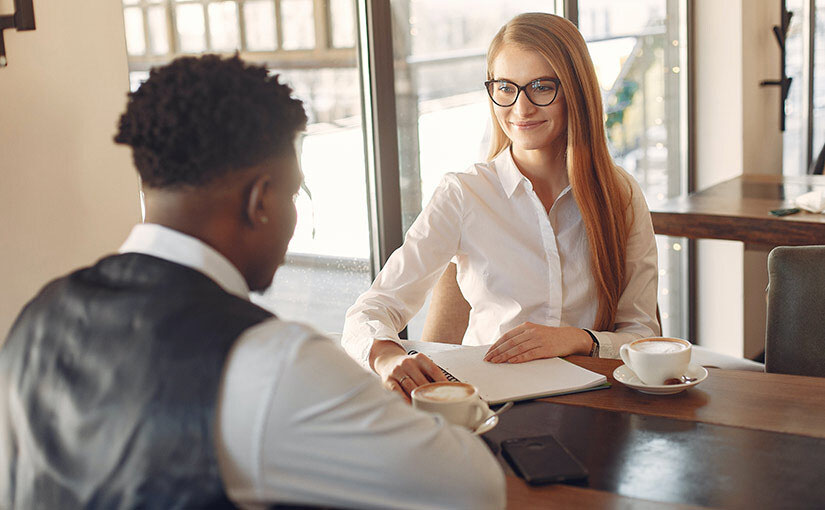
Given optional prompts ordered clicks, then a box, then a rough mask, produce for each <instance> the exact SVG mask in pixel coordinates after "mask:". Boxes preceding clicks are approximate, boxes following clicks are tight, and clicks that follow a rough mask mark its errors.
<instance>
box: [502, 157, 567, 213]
mask: <svg viewBox="0 0 825 510" xmlns="http://www.w3.org/2000/svg"><path fill="white" fill-rule="evenodd" d="M493 164H494V165H495V167H496V174H497V175H498V179H499V181H501V186H502V188H504V192H505V193H506V194H507V198H510V197H512V196H513V193H515V192H516V189H517V188H518V187H519V184H522V183H524V186H525V187H526V189H527V191H532V190H533V183H531V182H530V179H528V178H527V177H525V176H524V174H522V173H521V171H520V170H519V169H518V167H517V166H516V162H515V161H514V160H513V154H512V152H510V147H507V148H506V149H505V150H503V151H502V152H501V154H499V155H498V156H496V157H495V159H493ZM570 189H571V188H570V185H569V184H568V185H567V186H566V187H565V188H564V189H563V190H562V191H561V193H559V196H558V197H557V198H556V200H558V199H559V198H561V197H563V196H564V195H566V194H567V193H568V192H569V191H570Z"/></svg>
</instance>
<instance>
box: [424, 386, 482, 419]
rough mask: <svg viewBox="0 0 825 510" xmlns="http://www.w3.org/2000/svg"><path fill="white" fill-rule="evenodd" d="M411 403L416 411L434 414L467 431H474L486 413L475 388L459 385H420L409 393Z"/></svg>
mask: <svg viewBox="0 0 825 510" xmlns="http://www.w3.org/2000/svg"><path fill="white" fill-rule="evenodd" d="M412 403H413V407H415V408H416V409H421V410H424V411H429V412H431V413H438V414H440V415H442V416H444V418H446V419H447V421H449V422H450V423H454V424H456V425H461V426H463V427H467V428H468V429H470V430H475V429H476V428H478V426H479V425H480V424H481V422H482V421H483V420H484V419H485V418H486V417H487V416H488V415H489V414H490V408H489V407H488V406H487V404H486V403H485V402H484V401H483V400H481V398H480V397H479V396H478V390H477V389H476V387H475V386H473V385H472V384H467V383H463V382H434V383H430V384H423V385H421V386H419V387H417V388H415V389H414V390H413V391H412Z"/></svg>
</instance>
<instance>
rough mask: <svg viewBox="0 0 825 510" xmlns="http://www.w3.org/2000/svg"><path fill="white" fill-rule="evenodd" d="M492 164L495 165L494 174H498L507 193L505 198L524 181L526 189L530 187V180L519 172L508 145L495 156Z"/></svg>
mask: <svg viewBox="0 0 825 510" xmlns="http://www.w3.org/2000/svg"><path fill="white" fill-rule="evenodd" d="M493 164H494V165H495V167H496V174H497V175H498V179H499V181H501V186H502V188H504V192H505V193H506V194H507V198H510V197H512V196H513V193H515V191H516V188H518V186H519V184H521V183H522V182H524V183H526V184H527V186H528V189H531V188H532V186H531V185H530V180H529V179H527V177H525V176H524V175H523V174H522V173H521V172H519V169H518V167H517V166H516V162H515V161H513V154H512V153H511V152H510V147H507V148H506V149H504V150H503V151H501V154H499V155H498V156H496V157H495V159H494V160H493Z"/></svg>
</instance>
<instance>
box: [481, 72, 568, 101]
mask: <svg viewBox="0 0 825 510" xmlns="http://www.w3.org/2000/svg"><path fill="white" fill-rule="evenodd" d="M484 86H485V87H487V93H488V94H490V99H492V100H493V102H494V103H495V104H497V105H499V106H501V107H503V108H507V107H508V106H513V105H514V104H516V101H518V96H519V94H521V91H522V90H523V91H524V93H525V94H526V95H527V99H529V100H530V102H531V103H533V104H534V105H536V106H547V105H549V104H551V103H552V102H553V101H555V100H556V96H557V95H558V93H559V87H561V81H559V79H558V78H539V79H537V80H533V81H531V82H530V83H528V84H527V85H519V84H517V83H513V82H511V81H510V80H487V81H485V82H484Z"/></svg>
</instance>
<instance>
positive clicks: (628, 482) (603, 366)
mask: <svg viewBox="0 0 825 510" xmlns="http://www.w3.org/2000/svg"><path fill="white" fill-rule="evenodd" d="M567 359H568V360H570V361H572V362H574V363H576V364H578V365H581V366H583V367H585V368H588V369H590V370H593V371H595V372H599V373H602V374H605V375H606V376H607V378H608V381H609V382H610V383H611V384H612V386H611V388H609V389H606V390H597V391H592V392H586V393H578V394H573V395H563V396H558V397H553V398H549V399H544V400H542V401H537V402H532V403H526V404H517V405H516V406H515V407H514V408H513V409H511V410H509V411H507V412H506V413H504V414H503V415H501V423H500V424H499V426H498V427H497V428H496V429H493V430H492V431H491V432H489V433H488V434H487V435H485V439H486V440H487V441H488V443H490V444H492V445H493V448H495V447H496V445H497V443H498V442H500V441H501V440H503V439H506V438H507V437H518V436H521V437H525V436H533V435H541V434H546V433H552V434H554V435H555V436H556V437H557V438H559V439H560V440H561V442H562V443H563V444H565V446H567V447H568V449H570V450H571V451H572V452H573V453H574V455H576V456H577V457H579V459H580V460H582V461H583V462H584V463H585V465H587V467H588V469H589V470H590V473H591V476H590V480H589V487H576V486H570V485H550V486H545V487H530V486H528V485H527V484H525V483H524V482H523V481H522V480H521V479H520V478H517V477H516V476H515V475H513V474H512V472H511V471H509V468H507V467H506V466H505V467H506V469H508V472H509V473H510V474H509V475H508V480H507V483H508V508H511V509H521V508H634V509H635V508H641V509H646V508H650V509H653V508H657V509H658V508H666V509H667V508H670V509H679V508H697V507H699V508H704V507H711V508H749V509H750V508H774V507H786V508H815V507H817V506H819V507H820V508H821V507H822V506H820V505H823V502H825V499H821V498H823V497H825V496H823V494H825V488H823V487H825V485H823V483H825V378H813V377H799V376H788V375H780V374H765V373H758V372H745V371H737V370H719V369H708V370H709V376H708V378H707V380H705V381H704V382H702V383H701V384H699V385H697V386H695V387H693V388H691V389H689V390H687V391H685V392H682V393H680V394H677V395H668V396H653V395H645V394H642V393H638V392H636V391H634V390H632V389H630V388H627V387H626V386H624V385H622V384H621V383H618V382H616V381H615V380H614V379H613V370H614V369H615V368H616V367H618V366H619V365H620V364H621V362H620V361H618V360H606V359H593V358H588V357H583V356H570V357H568V358H567ZM586 420H589V422H587V421H586ZM677 460H678V461H677ZM662 480H665V481H666V482H662ZM778 501H779V502H780V503H777V502H778ZM782 502H784V503H782Z"/></svg>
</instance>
